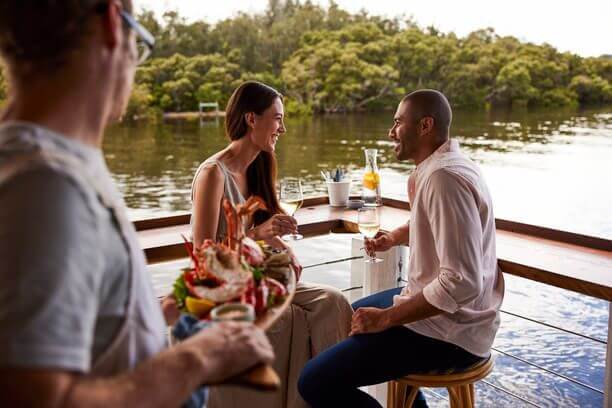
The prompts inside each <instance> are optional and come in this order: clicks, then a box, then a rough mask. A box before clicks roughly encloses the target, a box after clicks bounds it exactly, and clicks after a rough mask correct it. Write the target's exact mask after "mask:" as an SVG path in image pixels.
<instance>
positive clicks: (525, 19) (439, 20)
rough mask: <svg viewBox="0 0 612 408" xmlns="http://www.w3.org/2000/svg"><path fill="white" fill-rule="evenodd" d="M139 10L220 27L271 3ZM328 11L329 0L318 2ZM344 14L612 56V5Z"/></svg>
mask: <svg viewBox="0 0 612 408" xmlns="http://www.w3.org/2000/svg"><path fill="white" fill-rule="evenodd" d="M134 2H135V4H136V7H137V9H143V8H146V9H149V10H153V11H155V12H156V13H158V14H159V15H161V13H163V12H164V11H166V10H177V11H178V12H179V13H180V14H181V15H182V16H185V17H186V18H187V19H188V20H189V21H193V20H201V19H202V20H206V21H208V22H216V21H219V20H221V19H224V18H227V17H231V16H233V15H235V14H236V13H237V12H239V11H242V12H260V11H263V10H264V9H265V7H266V4H267V3H268V2H267V0H223V1H219V2H217V1H206V0H134ZM313 2H314V3H319V4H322V5H324V6H327V5H328V1H327V0H313ZM336 3H338V4H339V5H340V7H342V8H343V9H346V10H349V11H352V12H357V11H360V10H362V9H364V10H366V11H368V12H369V13H370V14H376V15H383V16H387V17H395V16H406V17H410V16H412V17H413V18H414V20H415V21H416V22H417V23H418V24H419V25H420V26H423V27H424V26H429V25H433V26H435V27H436V28H438V29H439V30H441V31H444V32H449V31H454V32H455V33H456V34H458V35H459V36H463V35H465V34H468V33H469V32H471V31H474V30H476V29H480V28H486V27H493V28H494V29H495V31H496V32H497V33H498V34H500V35H512V36H515V37H517V38H519V39H520V40H521V41H529V42H534V43H537V44H541V43H544V42H546V43H549V44H551V45H553V46H555V47H556V48H557V49H559V50H560V51H570V52H574V53H576V54H579V55H582V56H599V55H602V54H612V0H580V1H569V0H562V1H559V0H557V1H553V0H513V1H509V0H505V1H499V0H497V1H496V0H426V1H424V0H376V1H372V0H336Z"/></svg>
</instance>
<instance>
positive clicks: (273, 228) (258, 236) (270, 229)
mask: <svg viewBox="0 0 612 408" xmlns="http://www.w3.org/2000/svg"><path fill="white" fill-rule="evenodd" d="M297 232H298V228H297V221H296V219H295V218H293V217H291V216H290V215H284V214H275V215H273V216H272V217H271V218H270V219H269V220H268V221H266V222H264V223H263V224H261V225H259V226H257V227H255V228H253V230H252V238H253V239H255V240H266V239H270V238H272V237H275V236H283V235H286V234H295V233H297Z"/></svg>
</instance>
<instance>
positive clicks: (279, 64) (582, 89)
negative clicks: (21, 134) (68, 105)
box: [0, 0, 612, 116]
mask: <svg viewBox="0 0 612 408" xmlns="http://www.w3.org/2000/svg"><path fill="white" fill-rule="evenodd" d="M139 19H140V21H141V22H142V23H143V24H144V25H145V26H146V27H147V28H148V29H149V30H150V31H151V32H152V33H153V34H154V35H155V37H156V39H157V44H156V49H155V52H154V55H153V56H154V58H153V59H152V60H151V61H150V62H148V63H147V65H146V66H144V67H141V68H140V69H139V70H138V72H137V83H138V84H139V86H138V87H136V88H135V91H134V92H135V93H136V94H137V95H135V96H134V97H133V99H134V101H133V102H134V105H133V106H132V105H131V109H132V110H130V112H135V113H134V114H135V115H136V116H142V112H139V111H138V110H137V109H136V108H137V107H140V108H143V107H149V108H154V109H160V110H164V111H196V110H197V104H198V102H199V101H206V102H214V101H217V102H219V103H220V105H221V106H224V105H225V104H226V103H227V100H228V99H229V96H230V95H231V92H232V91H233V89H234V88H235V87H236V86H237V85H238V84H239V83H240V82H242V81H245V80H249V79H253V80H258V81H261V82H264V83H267V84H269V85H271V86H273V87H275V88H276V89H278V90H279V91H280V92H282V93H283V94H284V95H285V110H286V112H287V113H288V114H292V115H304V114H310V113H312V112H337V111H359V110H374V109H393V108H394V107H395V105H396V104H397V101H398V99H399V97H400V96H401V95H403V94H405V93H407V92H410V91H412V90H415V89H418V88H435V89H438V90H440V91H442V92H444V93H445V94H446V95H447V96H448V98H449V99H450V101H451V103H452V104H453V106H454V107H459V108H475V109H480V108H483V107H485V106H507V107H512V106H515V107H525V106H526V107H535V106H550V107H558V106H576V105H578V104H580V105H589V104H603V103H610V102H611V101H612V97H611V96H610V95H611V92H612V91H611V86H612V85H611V84H612V58H610V57H605V56H602V57H601V58H581V57H579V56H577V55H575V54H571V53H560V52H558V51H557V50H556V49H555V48H553V47H552V46H550V45H548V44H543V45H535V44H531V43H521V42H520V41H519V40H517V39H516V38H514V37H501V36H499V35H497V34H496V33H495V31H494V30H493V29H491V28H486V29H482V30H477V31H474V32H472V33H470V34H469V35H467V36H466V37H463V38H459V37H457V36H456V35H455V34H453V33H450V34H444V33H440V32H439V31H437V30H436V29H435V28H433V27H429V28H426V29H423V28H420V27H419V26H417V25H416V24H415V23H414V22H413V21H410V20H409V21H404V22H403V24H400V21H399V20H398V19H384V18H381V17H376V16H369V15H368V14H367V13H365V12H360V13H357V14H351V13H348V12H347V11H345V10H342V9H341V8H339V7H338V5H337V4H336V3H334V2H333V1H331V2H330V4H329V7H327V8H325V7H321V6H319V5H316V4H314V3H312V2H310V1H306V2H298V1H293V0H269V3H268V8H267V10H266V11H265V12H263V13H259V14H244V13H240V14H238V15H236V16H234V17H233V18H229V19H226V20H223V21H220V22H219V23H217V24H215V25H210V24H208V23H206V22H203V21H198V22H193V23H187V22H186V20H185V19H184V18H182V17H181V16H179V15H178V14H177V13H176V12H168V13H166V14H164V16H163V18H162V21H157V20H156V18H155V16H154V15H153V13H151V12H144V13H142V14H141V15H140V16H139ZM1 86H2V82H1V79H0V96H2V88H1ZM134 109H136V110H134Z"/></svg>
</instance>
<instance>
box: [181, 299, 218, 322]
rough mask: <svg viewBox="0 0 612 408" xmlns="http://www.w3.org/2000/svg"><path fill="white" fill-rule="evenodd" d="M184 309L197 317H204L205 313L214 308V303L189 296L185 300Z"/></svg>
mask: <svg viewBox="0 0 612 408" xmlns="http://www.w3.org/2000/svg"><path fill="white" fill-rule="evenodd" d="M185 307H186V308H187V311H188V312H189V313H191V314H194V315H196V316H198V317H202V316H204V315H205V314H206V313H208V312H210V310H211V309H212V308H213V307H215V303H214V302H211V301H210V300H207V299H198V298H194V297H191V296H187V297H186V298H185Z"/></svg>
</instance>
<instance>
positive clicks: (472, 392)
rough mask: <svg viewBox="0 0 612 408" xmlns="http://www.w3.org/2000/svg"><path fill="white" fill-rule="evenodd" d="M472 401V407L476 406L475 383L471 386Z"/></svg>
mask: <svg viewBox="0 0 612 408" xmlns="http://www.w3.org/2000/svg"><path fill="white" fill-rule="evenodd" d="M470 399H471V400H472V406H476V391H475V389H474V383H471V384H470Z"/></svg>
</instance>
